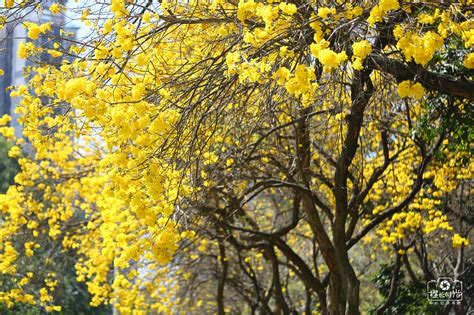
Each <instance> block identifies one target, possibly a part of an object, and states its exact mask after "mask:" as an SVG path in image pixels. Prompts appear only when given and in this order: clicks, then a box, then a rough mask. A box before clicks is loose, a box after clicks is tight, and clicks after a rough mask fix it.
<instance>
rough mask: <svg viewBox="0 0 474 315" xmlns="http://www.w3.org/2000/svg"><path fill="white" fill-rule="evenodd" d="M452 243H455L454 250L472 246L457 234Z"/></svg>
mask: <svg viewBox="0 0 474 315" xmlns="http://www.w3.org/2000/svg"><path fill="white" fill-rule="evenodd" d="M451 241H452V242H453V248H459V247H461V246H468V245H469V244H470V243H469V240H468V239H467V238H464V237H462V236H461V235H459V234H457V233H456V234H454V235H453V237H452V238H451Z"/></svg>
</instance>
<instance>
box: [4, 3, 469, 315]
mask: <svg viewBox="0 0 474 315" xmlns="http://www.w3.org/2000/svg"><path fill="white" fill-rule="evenodd" d="M465 2H466V3H464V2H462V1H461V2H460V3H458V4H450V3H444V2H433V3H424V2H413V3H412V2H401V1H397V0H382V1H352V2H344V1H313V2H311V1H310V2H304V1H291V2H278V1H277V2H275V1H268V2H255V1H253V0H249V1H240V2H238V3H237V2H234V1H220V0H219V1H209V2H197V1H187V2H180V1H160V2H154V1H121V0H117V1H115V0H114V1H111V3H110V4H106V3H99V2H97V3H95V2H93V1H91V2H87V1H84V2H82V3H81V4H80V5H79V9H74V10H77V11H78V12H77V13H79V14H77V16H79V17H78V19H81V20H82V21H83V22H84V23H85V25H86V26H87V27H88V30H89V33H87V34H85V35H84V36H83V37H81V38H77V39H74V40H72V39H71V37H70V36H68V34H66V33H65V32H60V34H53V33H52V31H51V30H52V27H53V26H54V25H53V24H48V23H46V24H36V23H33V22H26V21H25V22H23V24H24V26H25V28H26V29H27V36H28V37H29V40H28V41H25V42H23V43H21V44H20V46H19V49H18V56H19V57H20V58H27V59H28V60H30V61H31V62H32V64H33V66H31V67H28V68H26V69H25V76H26V77H27V78H28V82H29V83H28V85H26V86H18V87H15V88H14V90H13V92H12V93H11V96H12V97H18V98H21V102H20V106H19V107H18V108H17V109H16V111H17V113H19V114H20V115H21V118H20V122H21V123H22V124H23V134H24V136H25V137H26V138H27V139H28V141H29V143H30V144H31V146H32V150H31V152H32V154H31V156H30V157H25V158H22V159H20V165H21V167H22V172H21V173H20V174H19V175H18V176H17V177H16V183H17V184H16V185H15V186H12V187H10V189H9V190H8V192H7V193H6V194H5V195H3V196H2V199H1V204H2V208H1V209H2V212H1V213H2V219H1V220H2V221H1V224H2V225H1V229H0V238H1V239H2V245H1V247H0V255H1V258H2V259H1V261H2V263H1V265H0V266H1V268H0V270H1V272H2V273H3V274H4V275H8V276H10V277H14V279H15V280H14V281H13V284H12V286H11V288H8V290H5V291H4V292H2V293H1V294H0V301H2V303H5V304H7V305H11V306H13V305H14V304H15V303H31V304H37V305H39V306H41V307H44V308H45V310H46V311H54V310H56V311H58V310H60V305H58V304H57V303H55V300H54V291H55V287H56V286H57V281H61V276H60V274H57V273H48V274H46V276H45V277H44V279H41V277H37V278H39V279H37V278H35V276H36V275H35V272H34V271H31V270H25V269H24V268H23V267H24V266H26V265H25V263H24V262H25V261H26V260H27V259H28V257H31V256H35V255H36V256H38V257H41V258H42V259H44V261H45V266H54V262H51V257H54V253H56V252H59V251H65V250H66V251H69V250H70V251H73V252H75V253H76V254H77V255H78V257H79V258H78V260H77V263H76V273H77V276H78V280H79V281H85V282H86V284H87V287H88V290H89V292H90V293H91V294H92V302H91V303H92V305H100V304H113V305H114V307H116V309H117V310H118V311H119V312H120V313H123V314H128V313H132V312H134V314H141V313H143V314H145V313H147V312H157V313H174V312H176V313H177V312H179V311H178V310H180V309H181V310H183V312H190V313H202V312H214V311H217V312H218V313H219V314H224V313H226V312H231V313H239V312H241V313H242V312H244V313H247V312H252V313H256V312H259V313H276V314H280V313H282V314H289V313H291V312H306V313H307V314H310V313H311V312H313V311H318V312H320V313H322V314H358V313H359V312H360V309H361V296H360V292H361V281H365V280H364V277H363V276H361V273H363V272H364V270H365V268H366V265H367V264H368V265H371V262H372V261H374V260H375V259H377V260H381V261H386V262H389V263H391V264H392V262H393V270H394V271H393V272H392V273H393V275H392V277H391V285H390V290H389V292H388V294H386V296H385V297H386V298H385V300H384V301H382V303H381V304H380V305H379V307H378V308H377V310H376V312H377V313H379V314H383V313H384V312H385V311H386V310H387V309H388V308H389V307H390V305H391V304H393V303H394V301H395V299H396V297H397V291H398V290H397V288H398V287H399V284H400V282H399V281H397V275H398V272H399V271H400V269H402V268H403V269H406V270H407V272H408V273H409V274H410V276H411V277H412V280H413V281H417V282H422V281H425V280H430V279H433V278H435V277H436V276H438V275H444V274H449V275H450V276H453V277H455V278H458V277H460V276H461V275H462V274H463V272H464V261H465V253H466V251H465V247H466V246H467V245H468V244H469V239H468V238H469V231H470V227H471V226H472V218H471V217H469V213H467V214H466V213H464V212H463V211H464V210H463V209H462V207H459V204H460V203H461V204H463V203H465V204H467V203H468V202H469V199H468V200H467V201H466V199H465V198H466V197H465V196H466V194H468V193H469V192H470V190H471V186H470V184H471V178H470V176H471V174H472V163H471V160H470V151H469V150H470V140H471V138H472V136H471V135H470V133H469V127H470V124H471V123H472V120H471V119H472V101H473V100H474V82H473V81H472V75H473V73H472V70H471V69H472V68H474V53H473V52H472V46H473V45H474V32H473V29H474V28H473V23H474V22H473V20H472V12H471V11H469V9H468V8H469V5H470V1H465ZM467 2H469V3H467ZM33 9H34V10H37V11H38V12H39V14H46V13H48V14H53V15H61V14H62V15H65V16H66V22H67V21H68V19H70V18H71V17H70V16H75V15H70V14H71V11H66V8H65V7H64V6H63V5H62V4H61V3H56V4H53V5H52V6H51V7H49V8H42V7H41V3H39V2H35V1H24V2H21V3H18V2H16V1H6V2H5V8H4V9H3V10H2V11H1V14H2V16H3V17H4V19H3V21H4V24H5V25H8V24H9V23H13V22H15V23H18V21H22V20H21V19H22V17H23V14H26V13H27V12H29V11H31V10H33ZM74 10H73V11H74ZM71 19H73V18H71ZM41 38H43V39H46V42H49V43H53V45H52V48H45V47H43V46H44V42H45V41H39V39H41ZM66 42H67V43H68V44H67V45H66V44H65V43H66ZM42 43H43V44H42ZM48 47H50V46H48ZM66 47H67V49H66ZM44 54H48V55H49V56H50V57H51V58H50V60H49V61H48V62H44V61H43V60H44V58H43V59H42V56H44ZM62 56H71V57H72V58H62V59H61V58H60V57H62ZM2 122H3V123H4V125H5V127H3V129H2V132H3V134H4V135H5V136H6V137H10V138H12V131H11V127H8V126H6V123H7V122H8V117H5V118H3V121H2ZM17 142H18V145H22V141H21V140H17ZM15 151H17V152H18V151H19V150H18V148H17V147H13V148H12V153H11V154H12V155H15ZM462 218H464V220H463V219H462ZM441 245H442V246H443V248H445V249H446V250H445V251H444V253H445V254H446V256H435V254H436V253H438V252H437V247H438V246H441ZM373 246H375V247H373ZM446 259H448V260H449V261H450V264H451V266H452V268H451V270H450V271H448V270H441V269H439V266H441V265H442V263H441V264H440V261H438V260H442V262H443V263H444V262H445V261H446ZM446 266H448V265H446ZM447 268H448V267H447ZM30 279H36V280H35V285H32V284H30V285H29V283H30V282H31V281H33V280H30ZM364 285H365V284H364ZM362 298H365V297H362ZM362 302H363V301H362ZM462 307H465V305H464V306H462V305H461V306H459V308H462Z"/></svg>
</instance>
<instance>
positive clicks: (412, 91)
mask: <svg viewBox="0 0 474 315" xmlns="http://www.w3.org/2000/svg"><path fill="white" fill-rule="evenodd" d="M424 94H425V89H424V88H423V86H422V85H421V84H420V83H419V82H417V83H415V84H413V82H412V81H409V80H407V81H403V82H401V83H400V84H399V85H398V95H399V96H400V97H401V98H405V97H414V98H416V99H421V98H422V97H423V95H424Z"/></svg>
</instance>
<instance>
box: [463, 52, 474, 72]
mask: <svg viewBox="0 0 474 315" xmlns="http://www.w3.org/2000/svg"><path fill="white" fill-rule="evenodd" d="M463 65H464V67H466V68H468V69H474V53H470V54H468V55H467V56H466V57H464V62H463Z"/></svg>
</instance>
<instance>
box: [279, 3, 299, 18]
mask: <svg viewBox="0 0 474 315" xmlns="http://www.w3.org/2000/svg"><path fill="white" fill-rule="evenodd" d="M278 7H279V8H280V10H281V12H283V13H285V14H287V15H293V14H295V13H296V12H297V11H298V9H297V7H296V5H294V4H293V3H286V2H280V5H279V6H278Z"/></svg>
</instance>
